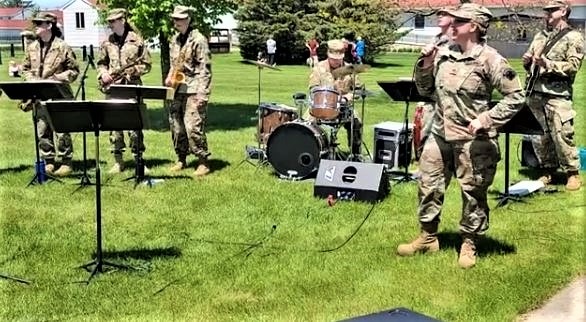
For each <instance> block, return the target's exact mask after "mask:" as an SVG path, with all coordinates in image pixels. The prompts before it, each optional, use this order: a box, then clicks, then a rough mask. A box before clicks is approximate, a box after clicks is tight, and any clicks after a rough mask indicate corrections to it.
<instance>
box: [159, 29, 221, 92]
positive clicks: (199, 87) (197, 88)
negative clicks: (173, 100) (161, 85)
mask: <svg viewBox="0 0 586 322" xmlns="http://www.w3.org/2000/svg"><path fill="white" fill-rule="evenodd" d="M180 36H181V34H179V33H177V34H176V35H175V36H173V38H172V39H171V42H170V44H169V45H170V56H171V70H172V71H173V70H175V69H179V70H180V71H181V72H183V73H184V74H185V84H186V86H185V87H184V88H183V86H181V87H179V89H178V92H180V93H181V92H185V93H187V94H197V96H198V97H199V99H202V100H205V101H207V100H208V98H209V95H210V85H211V81H212V66H211V64H212V57H211V53H210V49H209V47H208V40H207V39H206V38H205V37H204V36H203V35H202V34H201V33H200V32H199V31H197V30H196V29H193V30H191V31H188V36H187V40H186V41H185V44H184V45H183V46H181V41H180ZM183 89H184V90H183Z"/></svg>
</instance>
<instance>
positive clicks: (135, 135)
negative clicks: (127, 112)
mask: <svg viewBox="0 0 586 322" xmlns="http://www.w3.org/2000/svg"><path fill="white" fill-rule="evenodd" d="M127 133H128V138H129V139H130V142H129V146H130V151H132V154H134V155H136V154H138V153H139V152H140V153H144V151H145V146H144V136H143V134H142V131H128V132H127ZM110 145H111V151H112V153H119V154H122V153H124V151H125V150H126V143H124V132H123V131H112V132H110Z"/></svg>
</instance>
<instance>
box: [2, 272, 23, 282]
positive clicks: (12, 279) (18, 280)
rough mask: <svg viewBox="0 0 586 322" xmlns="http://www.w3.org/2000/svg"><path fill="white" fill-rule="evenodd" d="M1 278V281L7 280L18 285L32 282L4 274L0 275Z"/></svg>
mask: <svg viewBox="0 0 586 322" xmlns="http://www.w3.org/2000/svg"><path fill="white" fill-rule="evenodd" d="M0 278H1V279H5V280H9V281H13V282H18V283H22V284H30V283H31V282H30V281H27V280H25V279H22V278H18V277H14V276H10V275H6V274H4V273H0Z"/></svg>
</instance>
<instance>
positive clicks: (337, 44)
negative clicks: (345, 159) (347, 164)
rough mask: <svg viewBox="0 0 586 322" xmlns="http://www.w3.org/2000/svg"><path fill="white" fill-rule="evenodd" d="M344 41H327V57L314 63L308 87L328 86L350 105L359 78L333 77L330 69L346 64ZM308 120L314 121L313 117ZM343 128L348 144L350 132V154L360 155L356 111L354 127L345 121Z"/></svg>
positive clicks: (358, 83) (359, 127)
mask: <svg viewBox="0 0 586 322" xmlns="http://www.w3.org/2000/svg"><path fill="white" fill-rule="evenodd" d="M343 59H344V42H343V41H341V40H330V41H328V58H327V59H326V60H322V61H320V62H319V63H317V65H315V66H314V67H313V69H312V71H311V75H310V76H309V89H310V90H311V89H313V88H315V87H318V86H320V87H328V88H333V89H335V90H336V91H338V92H339V93H340V94H341V95H342V96H344V97H345V98H346V99H347V100H348V105H352V101H353V99H354V97H353V93H352V90H353V89H354V88H359V87H361V85H360V79H359V78H358V76H355V83H356V84H353V83H352V75H343V76H341V77H335V76H334V75H333V74H332V71H334V70H336V69H338V68H340V67H342V66H345V65H348V64H346V63H344V60H343ZM310 120H312V121H314V119H313V118H310ZM344 128H345V129H346V132H347V133H348V144H350V135H351V134H352V146H351V147H350V149H351V150H352V154H353V155H354V156H355V157H358V156H359V155H360V147H361V146H362V122H361V121H360V118H359V117H358V116H357V114H356V111H355V112H354V127H353V129H352V131H351V122H350V121H346V122H345V123H344Z"/></svg>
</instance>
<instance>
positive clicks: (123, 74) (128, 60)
mask: <svg viewBox="0 0 586 322" xmlns="http://www.w3.org/2000/svg"><path fill="white" fill-rule="evenodd" d="M120 38H121V37H119V36H117V35H116V34H114V33H112V34H111V35H110V36H108V39H107V40H105V41H104V42H102V43H101V44H100V52H99V54H98V58H97V60H96V64H97V68H98V79H100V78H101V77H102V75H103V74H106V73H109V74H110V75H112V76H113V77H115V76H116V74H119V75H120V77H119V79H117V80H116V81H115V82H114V83H115V84H119V83H122V81H123V80H124V79H126V81H127V83H129V84H141V83H142V82H141V80H140V77H141V76H142V75H144V74H146V73H148V72H150V70H151V64H152V61H151V55H150V53H149V50H148V48H147V46H146V45H145V43H144V40H143V39H142V37H141V36H140V35H139V34H137V33H135V32H134V31H128V34H127V35H126V37H125V38H124V43H122V44H121V43H120V41H121V40H122V39H120ZM123 67H126V68H125V69H124V70H121V69H122V68H123Z"/></svg>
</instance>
